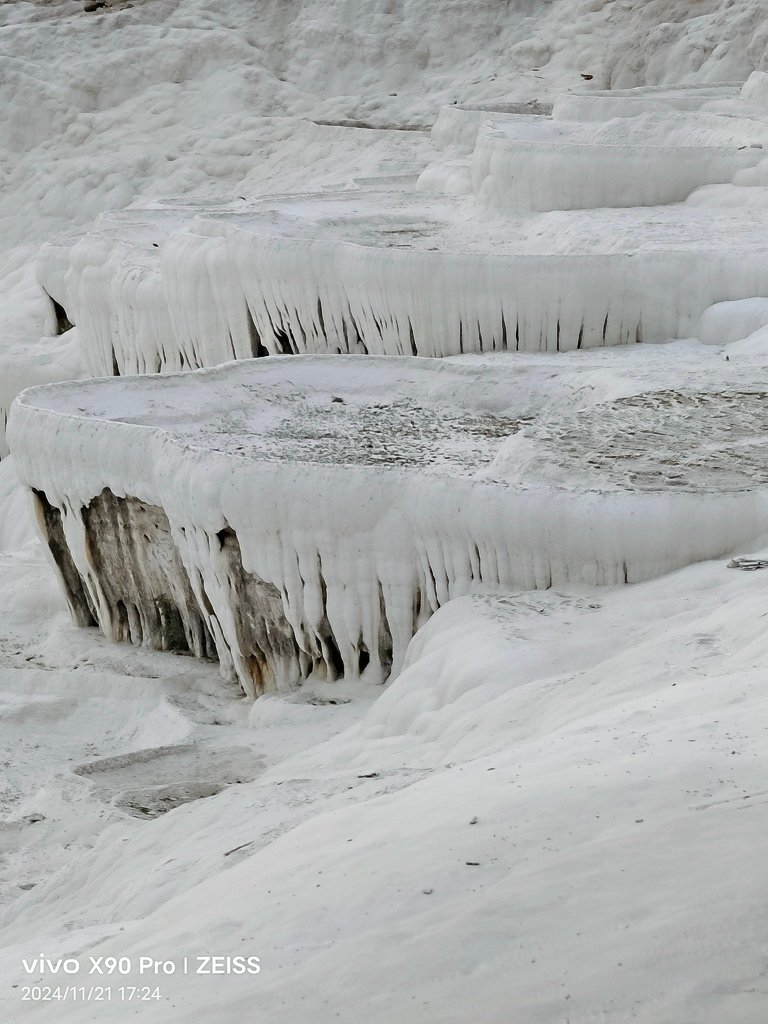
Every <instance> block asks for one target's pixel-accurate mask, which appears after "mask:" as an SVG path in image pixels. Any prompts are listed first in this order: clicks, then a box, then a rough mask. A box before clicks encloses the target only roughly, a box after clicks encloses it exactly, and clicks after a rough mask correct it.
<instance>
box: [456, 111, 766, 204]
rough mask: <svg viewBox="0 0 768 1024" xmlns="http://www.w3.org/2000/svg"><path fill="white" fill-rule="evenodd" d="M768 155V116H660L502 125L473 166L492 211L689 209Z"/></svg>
mask: <svg viewBox="0 0 768 1024" xmlns="http://www.w3.org/2000/svg"><path fill="white" fill-rule="evenodd" d="M766 155H768V113H767V114H766V118H765V120H756V119H753V118H746V117H734V116H724V115H720V114H704V113H679V112H670V113H656V112H653V113H645V114H638V115H636V116H634V117H625V118H615V119H613V120H611V121H608V122H607V123H602V122H587V123H585V124H576V123H572V122H566V121H552V120H550V119H548V118H544V117H532V116H529V117H525V116H517V117H515V116H504V115H497V116H493V117H491V118H490V119H488V120H487V121H485V122H484V123H483V125H482V126H481V128H480V129H479V133H478V136H477V140H476V145H475V149H474V152H473V155H472V159H471V163H470V166H471V177H472V188H473V192H474V195H475V197H476V198H477V200H478V201H479V202H480V203H482V204H483V205H484V206H489V207H494V208H498V209H503V210H504V209H508V210H533V211H545V210H578V209H594V208H597V207H601V206H657V205H664V204H666V203H676V202H680V201H682V200H683V199H687V198H688V196H689V195H690V194H691V192H693V190H694V189H696V188H698V187H699V186H701V185H709V184H715V183H719V182H728V181H731V180H732V179H733V177H734V175H735V174H736V173H737V172H738V171H740V170H743V169H745V168H747V167H754V166H755V165H756V164H758V163H759V162H760V161H761V160H763V159H765V157H766Z"/></svg>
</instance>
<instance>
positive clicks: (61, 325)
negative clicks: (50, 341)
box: [45, 292, 75, 336]
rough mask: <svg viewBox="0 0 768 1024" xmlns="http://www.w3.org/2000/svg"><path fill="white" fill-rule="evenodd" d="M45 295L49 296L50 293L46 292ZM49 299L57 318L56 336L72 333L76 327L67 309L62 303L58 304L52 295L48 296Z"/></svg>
mask: <svg viewBox="0 0 768 1024" xmlns="http://www.w3.org/2000/svg"><path fill="white" fill-rule="evenodd" d="M45 294H46V295H48V292H46V293H45ZM48 298H49V299H50V300H51V305H52V306H53V315H54V316H55V318H56V335H57V336H59V335H62V334H66V333H67V331H71V330H72V328H73V327H74V326H75V325H74V324H73V323H72V321H71V320H70V319H69V314H68V313H67V311H66V309H64V307H63V306H62V305H61V303H60V302H57V301H56V299H54V298H53V296H52V295H48Z"/></svg>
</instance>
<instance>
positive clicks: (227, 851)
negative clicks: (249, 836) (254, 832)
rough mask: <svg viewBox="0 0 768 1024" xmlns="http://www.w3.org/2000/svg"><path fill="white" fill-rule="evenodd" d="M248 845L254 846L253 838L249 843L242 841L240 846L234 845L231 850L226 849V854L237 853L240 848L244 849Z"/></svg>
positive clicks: (227, 855)
mask: <svg viewBox="0 0 768 1024" xmlns="http://www.w3.org/2000/svg"><path fill="white" fill-rule="evenodd" d="M247 846H253V840H251V841H250V842H247V843H241V844H240V845H239V846H233V847H232V849H231V850H226V851H225V852H224V856H225V857H229V855H230V854H232V853H237V851H238V850H244V849H245V848H246V847H247Z"/></svg>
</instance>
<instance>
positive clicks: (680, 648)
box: [0, 562, 766, 1024]
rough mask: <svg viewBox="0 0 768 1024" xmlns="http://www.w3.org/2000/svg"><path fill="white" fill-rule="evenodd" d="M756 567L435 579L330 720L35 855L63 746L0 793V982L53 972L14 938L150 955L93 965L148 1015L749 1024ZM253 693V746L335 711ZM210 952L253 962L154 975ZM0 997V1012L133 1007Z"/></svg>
mask: <svg viewBox="0 0 768 1024" xmlns="http://www.w3.org/2000/svg"><path fill="white" fill-rule="evenodd" d="M763 590H764V581H763V579H762V574H761V573H759V572H757V573H740V572H735V571H732V570H729V569H727V568H726V567H725V563H724V562H717V563H712V564H706V565H702V566H698V567H694V568H689V569H686V570H683V571H681V572H680V573H677V574H675V575H674V576H670V577H666V578H664V579H663V580H660V581H657V582H653V583H647V584H641V585H638V586H637V587H632V588H623V589H621V590H618V591H612V590H602V591H600V592H599V593H597V592H595V591H589V590H583V589H582V590H575V591H565V592H563V591H550V592H548V593H542V594H526V595H520V596H514V595H507V596H504V597H501V598H496V597H493V596H488V597H486V598H480V597H477V598H472V599H470V598H467V599H464V600H463V601H459V602H455V603H453V604H451V605H449V606H447V607H446V608H445V609H444V610H443V611H441V612H440V613H439V614H438V615H437V616H435V618H434V619H433V620H432V621H431V622H430V624H429V625H428V626H427V627H425V629H424V630H423V632H422V633H421V634H420V635H419V636H418V637H417V638H416V639H415V640H414V642H413V644H412V645H411V650H410V652H409V657H408V667H407V668H406V670H405V672H404V673H403V674H402V675H401V677H400V679H399V680H398V681H397V682H396V683H395V684H394V685H393V686H392V687H391V688H390V690H389V691H388V692H387V693H386V694H385V695H384V696H383V697H382V698H380V699H379V701H377V702H376V704H375V705H374V706H373V708H371V710H370V711H369V712H368V714H367V715H366V716H365V717H364V718H363V719H362V721H361V722H360V724H359V726H357V727H355V728H353V729H352V730H351V731H350V732H346V733H343V734H342V735H340V736H339V737H338V738H336V739H332V740H329V741H328V742H326V743H325V744H324V745H322V746H320V747H317V748H315V749H310V750H308V751H305V752H302V753H296V754H295V755H294V756H293V757H288V758H287V759H286V760H283V761H282V762H279V763H277V764H275V765H274V767H272V768H267V770H266V771H265V772H264V773H263V774H262V775H261V776H260V778H259V779H257V780H256V781H254V782H252V783H245V784H242V785H239V786H230V787H229V788H227V789H226V790H225V791H224V792H222V793H221V794H219V795H218V796H213V797H210V798H209V799H206V800H198V801H193V802H191V803H186V804H184V805H182V806H179V807H177V808H176V809H175V810H172V811H171V812H170V813H168V814H166V815H163V816H161V817H159V818H157V819H155V820H148V821H147V820H145V821H140V822H137V821H136V819H135V818H125V817H121V816H120V814H119V813H117V811H116V810H112V812H111V813H110V814H109V815H108V816H107V818H106V819H105V820H103V821H101V822H100V823H98V822H96V823H93V822H90V823H89V826H88V828H89V839H88V842H89V844H92V849H91V850H82V848H79V849H78V852H77V856H76V857H75V856H74V854H72V853H70V854H69V856H67V854H66V852H64V853H62V854H59V856H58V858H57V860H56V861H55V865H61V866H60V867H59V869H58V870H54V871H53V873H51V872H50V870H45V866H44V862H43V860H42V856H43V853H44V850H45V849H46V843H47V844H53V843H55V842H56V839H57V837H61V836H64V835H67V834H68V830H69V829H70V828H71V821H72V815H73V814H75V813H77V812H78V811H79V810H80V809H84V807H85V805H84V804H83V793H82V789H81V787H82V776H72V775H68V774H67V773H66V772H65V773H64V774H63V775H61V776H60V778H59V780H58V781H57V783H56V786H55V787H53V788H50V787H49V789H48V790H47V795H46V798H45V802H38V803H34V802H27V804H26V805H24V807H22V808H21V809H20V811H19V818H20V819H21V818H22V815H23V813H26V812H32V811H33V810H34V809H35V808H36V807H40V809H41V810H42V813H45V814H46V815H47V817H46V820H45V821H43V822H38V823H37V824H35V825H28V826H26V828H25V829H24V830H23V831H22V832H21V833H20V836H21V838H20V840H19V842H20V843H21V849H22V850H24V851H26V858H27V860H26V866H27V870H26V872H25V875H24V879H25V881H29V882H36V885H35V887H34V888H33V889H31V890H29V891H25V892H23V893H22V894H21V895H20V896H19V898H18V899H17V900H16V902H15V903H12V904H10V905H9V906H8V908H7V909H6V911H5V913H4V914H3V917H2V931H1V932H0V941H2V943H3V944H4V946H5V954H4V958H3V969H4V973H5V976H6V978H7V981H8V982H9V983H11V984H16V985H19V986H22V985H24V984H27V983H29V982H35V983H37V982H38V981H39V980H42V981H43V982H44V983H45V984H51V983H53V984H55V983H56V982H57V980H58V979H57V978H56V977H55V976H53V975H52V974H51V972H50V971H47V972H42V973H41V972H40V971H35V970H33V972H32V974H30V975H25V974H24V971H23V968H22V967H21V962H20V961H21V957H22V956H27V957H33V956H36V955H37V954H38V953H39V952H40V951H41V950H45V951H46V952H47V953H49V954H51V955H53V956H59V955H78V956H79V957H80V958H81V960H82V962H83V963H84V964H87V962H88V961H87V956H88V955H90V954H93V955H102V954H109V955H120V954H125V955H130V956H132V957H134V958H138V957H139V956H150V957H159V958H163V959H170V960H173V961H174V963H176V964H177V965H178V968H177V970H178V972H179V973H177V974H174V975H171V976H160V977H155V976H153V975H149V976H148V975H147V974H144V975H139V974H138V972H137V971H136V970H134V971H132V972H131V973H129V974H128V975H127V976H121V978H120V979H119V982H114V981H113V988H114V987H115V986H116V984H119V983H127V984H129V985H135V984H142V985H143V984H147V983H148V982H151V984H152V986H154V985H157V986H158V987H159V989H160V993H161V1000H160V1001H158V1002H154V1001H150V1002H147V1003H142V1005H141V1016H142V1019H143V1020H147V1021H158V1022H162V1024H170V1022H174V1021H191V1020H194V1021H195V1022H196V1024H208V1022H210V1024H213V1022H216V1021H219V1020H221V1019H222V1015H226V1016H228V1017H230V1019H233V1020H238V1021H239V1020H246V1019H252V1018H253V1014H254V1012H257V1013H258V1014H260V1015H263V1016H264V1018H265V1019H269V1020H270V1022H272V1021H275V1022H277V1024H288V1022H291V1024H303V1022H304V1021H306V1020H307V1019H311V1020H313V1021H318V1022H321V1024H325V1022H326V1021H327V1022H330V1021H333V1020H340V1021H342V1022H346V1021H349V1022H350V1024H351V1022H352V1021H357V1020H359V1019H360V1017H361V1016H363V1015H364V1016H365V1019H366V1020H370V1021H373V1022H382V1024H383V1022H384V1021H390V1020H392V1019H393V1018H394V1017H398V1018H400V1019H402V1020H405V1021H408V1022H409V1024H427V1022H430V1024H431V1022H432V1021H435V1020H440V1021H445V1022H448V1024H466V1021H468V1020H476V1019H478V1014H479V1013H480V1014H481V1018H480V1019H482V1020H483V1021H484V1022H488V1024H502V1022H507V1021H508V1020H509V1019H510V1006H513V1007H514V1008H515V1011H514V1012H515V1014H516V1017H515V1018H514V1019H521V1020H525V1021H526V1022H530V1024H550V1022H552V1021H554V1020H568V1019H570V1020H590V1019H596V1018H600V1019H603V1020H606V1021H620V1020H626V1019H633V1020H638V1021H640V1022H644V1024H658V1022H659V1021H665V1022H667V1021H668V1022H672V1021H675V1022H676V1021H680V1020H686V1019H690V1020H696V1021H697V1022H701V1024H717V1022H722V1021H723V1020H728V1021H729V1022H731V1021H733V1022H738V1024H756V1022H757V1021H759V1020H761V1019H762V1016H761V1015H762V1008H763V1006H764V999H765V995H764V992H763V985H762V981H761V977H762V971H763V967H764V965H763V963H762V958H761V953H760V943H761V939H762V937H763V936H764V934H765V925H766V921H765V915H764V913H763V911H762V908H761V905H760V902H759V900H757V899H756V893H757V892H758V891H759V885H760V878H761V877H762V861H763V858H762V852H761V848H762V839H761V836H762V834H763V832H764V830H765V825H766V822H765V808H766V802H765V786H764V782H763V777H762V776H763V773H762V769H761V764H762V761H763V760H764V756H765V730H764V727H763V725H762V721H763V717H764V716H763V715H762V712H761V709H762V708H763V705H764V702H765V697H764V693H763V690H764V687H763V686H762V677H763V671H762V664H763V662H764V660H765V656H766V650H765V647H766V640H765V637H766V633H765V628H764V610H763V605H764V602H763V597H762V594H763ZM155 657H157V658H159V657H161V656H155ZM347 707H349V706H347ZM255 709H257V710H258V712H259V714H258V716H257V718H256V720H255V722H254V724H256V725H257V727H258V730H259V731H258V732H256V733H254V734H253V735H254V738H255V741H256V743H257V745H258V744H261V743H266V744H269V743H270V742H271V740H270V737H271V736H272V737H274V736H275V733H274V732H273V730H278V733H279V735H280V736H282V737H285V736H286V735H288V733H290V732H291V731H292V732H293V736H294V740H295V739H296V738H297V737H302V738H303V739H304V740H305V741H306V739H307V738H308V737H309V736H310V735H314V736H315V738H317V737H318V729H320V730H321V729H322V727H323V724H322V723H323V722H325V727H326V728H327V727H328V719H329V716H331V717H332V716H333V715H334V714H335V713H336V712H338V711H339V710H344V709H343V708H342V709H339V708H332V707H325V708H323V707H317V706H316V707H314V708H313V707H312V706H311V705H310V706H307V705H304V706H303V709H302V708H299V707H297V706H296V705H295V704H290V703H285V701H284V700H282V699H280V698H272V699H271V700H270V699H267V700H265V701H260V702H258V703H257V704H256V705H255ZM299 712H300V713H299ZM313 716H314V723H315V724H314V725H313V724H311V723H312V718H313ZM348 720H349V719H348V718H347V721H348ZM211 731H212V730H209V733H208V735H209V736H210V733H211ZM221 733H222V731H221V730H220V737H219V739H218V740H217V741H215V742H218V743H219V744H222V743H224V742H226V739H225V736H224V735H222V734H221ZM256 738H257V739H256ZM294 749H295V748H294ZM102 751H103V748H100V752H102ZM268 760H269V758H268ZM140 767H141V766H140V765H139V768H140ZM135 768H136V766H135V765H134V769H135ZM109 770H112V769H109ZM123 771H124V772H125V769H123ZM159 771H160V770H159V769H158V773H159ZM373 773H376V774H375V775H374V774H373ZM103 774H104V775H106V774H107V771H104V772H103ZM137 774H140V772H138V770H137ZM368 776H372V777H368ZM108 781H109V780H108ZM115 781H116V784H117V785H118V786H119V785H123V786H128V785H130V772H127V773H126V774H125V777H124V779H123V780H122V781H121V780H120V779H117V780H115ZM137 781H138V780H137ZM78 793H79V794H80V795H78ZM106 798H107V800H109V792H107V794H106ZM94 799H95V800H96V801H97V805H98V801H103V800H104V799H105V795H104V793H103V792H102V793H98V792H95V793H94ZM89 820H90V819H89ZM34 829H37V830H40V831H39V833H37V836H38V837H39V838H35V835H36V833H35V832H34V831H33V830H34ZM43 837H45V839H43ZM211 953H216V954H234V953H236V954H242V955H254V956H259V957H261V964H262V970H261V973H260V974H259V975H258V976H256V977H248V976H245V977H241V976H237V977H236V976H232V975H229V976H211V975H203V976H200V975H195V974H192V975H182V974H181V969H182V967H181V965H182V957H184V956H190V957H195V956H197V955H202V954H211ZM137 962H138V961H137V959H135V960H134V963H137ZM90 980H92V979H88V978H87V977H78V978H77V981H78V983H82V982H83V981H85V983H86V984H88V983H90ZM2 998H3V1005H4V1006H5V1007H6V1008H7V1009H6V1010H5V1012H6V1015H7V1016H8V1017H9V1019H13V1020H14V1021H15V1020H19V1021H21V1020H26V1019H28V1018H29V1019H34V1020H38V1019H39V1020H48V1019H57V1020H60V1021H73V1022H75V1021H76V1022H78V1024H85V1022H89V1021H97V1020H98V1021H100V1022H101V1021H108V1022H111V1021H121V1020H127V1019H132V1016H133V1014H134V1013H135V1010H136V1006H135V1005H134V1006H131V1005H130V1004H127V1005H126V1004H124V1003H122V1004H121V1003H120V1002H118V1001H116V1000H113V1001H112V1002H111V1003H110V1004H103V1003H98V1004H97V1003H93V1002H82V1003H76V1002H72V1001H69V1002H67V1001H65V1002H63V1003H56V1004H55V1005H54V1004H52V1003H42V1004H40V1003H38V1004H37V1005H34V1004H30V1003H24V1002H22V1001H21V1000H20V989H13V988H11V987H10V986H8V987H5V988H4V993H3V997H2ZM478 1008H480V1009H478Z"/></svg>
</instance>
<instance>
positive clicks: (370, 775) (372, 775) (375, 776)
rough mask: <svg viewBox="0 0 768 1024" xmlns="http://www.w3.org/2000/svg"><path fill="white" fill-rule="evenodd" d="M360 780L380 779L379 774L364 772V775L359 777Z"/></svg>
mask: <svg viewBox="0 0 768 1024" xmlns="http://www.w3.org/2000/svg"><path fill="white" fill-rule="evenodd" d="M357 777H358V779H378V777H379V773H378V772H364V773H363V774H362V775H358V776H357Z"/></svg>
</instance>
